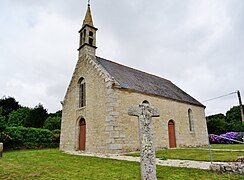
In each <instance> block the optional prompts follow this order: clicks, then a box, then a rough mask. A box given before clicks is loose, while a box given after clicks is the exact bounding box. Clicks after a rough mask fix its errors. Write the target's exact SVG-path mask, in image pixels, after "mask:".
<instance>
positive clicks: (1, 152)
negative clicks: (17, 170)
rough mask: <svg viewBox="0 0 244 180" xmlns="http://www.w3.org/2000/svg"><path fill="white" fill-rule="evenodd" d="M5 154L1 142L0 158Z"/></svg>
mask: <svg viewBox="0 0 244 180" xmlns="http://www.w3.org/2000/svg"><path fill="white" fill-rule="evenodd" d="M2 156H3V143H0V158H1V157H2Z"/></svg>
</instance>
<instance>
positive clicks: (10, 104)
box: [0, 97, 21, 120]
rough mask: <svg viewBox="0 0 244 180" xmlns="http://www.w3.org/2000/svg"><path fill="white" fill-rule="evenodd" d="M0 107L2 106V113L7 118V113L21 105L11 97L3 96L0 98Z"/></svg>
mask: <svg viewBox="0 0 244 180" xmlns="http://www.w3.org/2000/svg"><path fill="white" fill-rule="evenodd" d="M0 107H2V108H3V109H2V110H3V112H2V115H3V116H5V117H6V118H7V117H8V115H9V113H11V112H12V111H15V110H17V109H19V108H20V107H21V106H20V105H19V102H17V101H16V100H15V99H14V98H13V97H3V98H2V99H0ZM6 120H7V119H6Z"/></svg>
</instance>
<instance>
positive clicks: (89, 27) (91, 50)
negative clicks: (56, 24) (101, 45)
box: [78, 2, 97, 57]
mask: <svg viewBox="0 0 244 180" xmlns="http://www.w3.org/2000/svg"><path fill="white" fill-rule="evenodd" d="M96 31H97V28H95V27H94V25H93V21H92V15H91V8H90V3H89V2H88V6H87V11H86V16H85V19H84V21H83V24H82V28H81V30H80V31H79V33H80V45H79V49H78V51H79V57H80V56H82V55H84V54H89V55H92V56H96V48H97V47H96Z"/></svg>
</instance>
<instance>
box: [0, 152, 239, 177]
mask: <svg viewBox="0 0 244 180" xmlns="http://www.w3.org/2000/svg"><path fill="white" fill-rule="evenodd" d="M157 177H158V179H177V180H178V179H190V180H191V179H233V180H235V179H243V180H244V177H243V176H240V175H230V174H219V173H216V172H211V171H206V170H198V169H187V168H176V167H162V166H157ZM0 179H58V180H59V179H61V180H62V179H63V180H64V179H89V180H90V179H103V180H104V179H105V180H106V179H123V180H124V179H140V165H139V163H137V162H127V161H118V160H112V159H101V158H95V157H83V156H75V155H69V154H64V153H62V152H60V151H58V150H56V149H49V150H28V151H12V152H6V153H4V154H3V158H2V159H0Z"/></svg>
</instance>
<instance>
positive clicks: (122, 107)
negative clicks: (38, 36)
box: [60, 4, 208, 153]
mask: <svg viewBox="0 0 244 180" xmlns="http://www.w3.org/2000/svg"><path fill="white" fill-rule="evenodd" d="M96 31H97V28H96V27H95V26H94V24H93V20H92V15H91V10H90V4H88V7H87V12H86V15H85V19H84V21H83V24H82V28H81V29H80V31H79V34H80V44H79V49H78V51H79V57H78V61H77V64H76V67H75V70H74V72H73V75H72V78H71V81H70V84H69V86H68V88H67V92H66V95H65V97H64V101H63V112H62V125H61V138H60V149H61V150H63V151H76V150H82V151H87V152H95V153H121V152H130V151H136V150H138V149H139V134H138V120H137V118H136V117H133V116H129V115H128V108H129V107H130V106H132V105H138V104H140V103H142V102H143V101H147V102H149V103H150V104H151V105H153V106H155V107H157V108H158V109H159V111H160V117H156V118H153V142H154V146H155V148H156V149H160V148H177V147H188V146H202V145H207V144H208V135H207V126H206V119H205V112H204V110H205V106H204V105H203V104H201V103H200V102H198V101H197V100H196V99H194V98H193V97H191V96H190V95H188V94H187V93H186V92H184V91H183V90H181V89H180V88H179V87H177V86H176V85H174V84H173V83H172V82H171V81H169V80H167V79H164V78H161V77H158V76H155V75H152V74H148V73H146V72H142V71H139V70H136V69H134V68H131V67H127V66H124V65H121V64H118V63H116V62H113V61H111V60H107V59H104V58H101V57H98V56H96V48H97V47H96Z"/></svg>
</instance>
